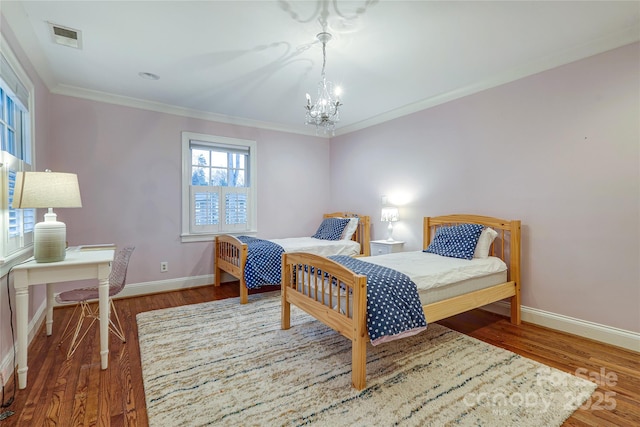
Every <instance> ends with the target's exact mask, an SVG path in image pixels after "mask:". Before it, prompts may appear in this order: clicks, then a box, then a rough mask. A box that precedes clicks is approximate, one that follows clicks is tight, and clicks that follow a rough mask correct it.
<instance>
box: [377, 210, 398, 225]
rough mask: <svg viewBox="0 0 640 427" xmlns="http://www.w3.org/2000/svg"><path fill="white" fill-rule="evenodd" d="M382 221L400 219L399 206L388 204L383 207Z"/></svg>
mask: <svg viewBox="0 0 640 427" xmlns="http://www.w3.org/2000/svg"><path fill="white" fill-rule="evenodd" d="M380 218H381V219H380V221H387V222H395V221H397V220H398V208H396V207H393V206H387V207H384V208H382V214H381V215H380Z"/></svg>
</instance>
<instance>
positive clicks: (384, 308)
mask: <svg viewBox="0 0 640 427" xmlns="http://www.w3.org/2000/svg"><path fill="white" fill-rule="evenodd" d="M329 258H330V259H332V260H334V261H336V262H337V263H340V264H342V265H344V266H345V267H347V268H349V269H350V270H351V271H353V272H355V273H357V274H363V275H366V276H367V329H368V331H369V338H370V339H371V344H373V345H377V344H381V343H383V342H387V341H391V340H393V339H398V338H402V337H405V336H410V335H415V334H417V333H419V332H421V331H423V330H425V329H426V328H427V320H426V319H425V317H424V311H422V305H421V304H420V298H419V297H418V289H417V287H416V284H415V283H413V281H412V280H411V279H410V278H409V277H408V276H407V275H405V274H403V273H400V272H399V271H396V270H393V269H391V268H387V267H382V266H380V265H376V264H371V263H368V262H365V261H360V260H358V259H357V258H352V257H349V256H345V255H337V256H330V257H329Z"/></svg>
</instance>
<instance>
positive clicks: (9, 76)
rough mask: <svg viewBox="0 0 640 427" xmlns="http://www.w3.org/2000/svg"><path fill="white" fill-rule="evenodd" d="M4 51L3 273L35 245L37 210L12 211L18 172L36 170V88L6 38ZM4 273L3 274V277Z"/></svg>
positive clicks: (0, 103)
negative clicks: (34, 168)
mask: <svg viewBox="0 0 640 427" xmlns="http://www.w3.org/2000/svg"><path fill="white" fill-rule="evenodd" d="M0 42H1V43H2V52H0V221H2V231H0V239H1V242H2V244H1V245H0V267H1V270H2V271H1V273H2V274H4V272H5V269H7V268H8V267H9V265H8V263H7V262H8V261H9V260H10V259H14V258H16V257H17V256H18V255H20V254H21V253H23V252H24V251H25V249H27V248H29V247H30V246H31V245H32V243H33V228H34V225H35V209H12V208H11V202H12V201H13V192H14V186H15V181H16V176H17V173H18V172H21V171H30V170H32V163H33V162H32V153H33V142H32V138H31V135H32V129H33V117H32V114H31V113H30V108H29V107H30V106H32V105H33V91H34V90H33V85H32V83H31V81H30V80H29V78H28V77H27V75H26V73H25V72H24V70H22V68H21V67H20V65H19V63H18V61H17V60H16V58H15V57H14V56H13V53H12V52H11V49H10V48H9V46H8V44H7V43H6V41H5V39H4V38H1V40H0ZM2 274H0V275H2Z"/></svg>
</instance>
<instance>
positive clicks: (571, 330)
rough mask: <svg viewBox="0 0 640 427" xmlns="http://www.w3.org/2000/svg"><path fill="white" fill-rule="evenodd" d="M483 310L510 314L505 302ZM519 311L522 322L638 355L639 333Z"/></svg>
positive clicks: (544, 312)
mask: <svg viewBox="0 0 640 427" xmlns="http://www.w3.org/2000/svg"><path fill="white" fill-rule="evenodd" d="M483 309H484V310H487V311H490V312H492V313H497V314H501V315H503V316H509V315H510V314H511V310H510V305H509V303H508V302H506V301H498V302H494V303H492V304H489V305H487V306H484V307H483ZM521 311H522V312H521V317H522V321H523V322H528V323H533V324H535V325H539V326H544V327H546V328H550V329H555V330H557V331H561V332H566V333H568V334H573V335H578V336H581V337H584V338H589V339H592V340H596V341H600V342H603V343H606V344H611V345H615V346H616V347H622V348H624V349H627V350H632V351H636V352H639V353H640V333H637V332H632V331H627V330H624V329H618V328H614V327H611V326H605V325H601V324H599V323H594V322H589V321H586V320H580V319H576V318H573V317H569V316H564V315H562V314H556V313H551V312H548V311H544V310H539V309H537V308H531V307H525V306H523V307H522V308H521Z"/></svg>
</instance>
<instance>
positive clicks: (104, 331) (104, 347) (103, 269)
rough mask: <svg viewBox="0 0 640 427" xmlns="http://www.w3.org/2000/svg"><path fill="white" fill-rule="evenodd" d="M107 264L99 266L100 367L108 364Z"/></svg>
mask: <svg viewBox="0 0 640 427" xmlns="http://www.w3.org/2000/svg"><path fill="white" fill-rule="evenodd" d="M109 271H110V267H109V265H106V266H102V265H101V266H100V267H99V272H98V275H99V276H100V277H99V281H100V285H99V286H98V297H99V304H100V360H101V365H102V369H107V367H108V366H109Z"/></svg>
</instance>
